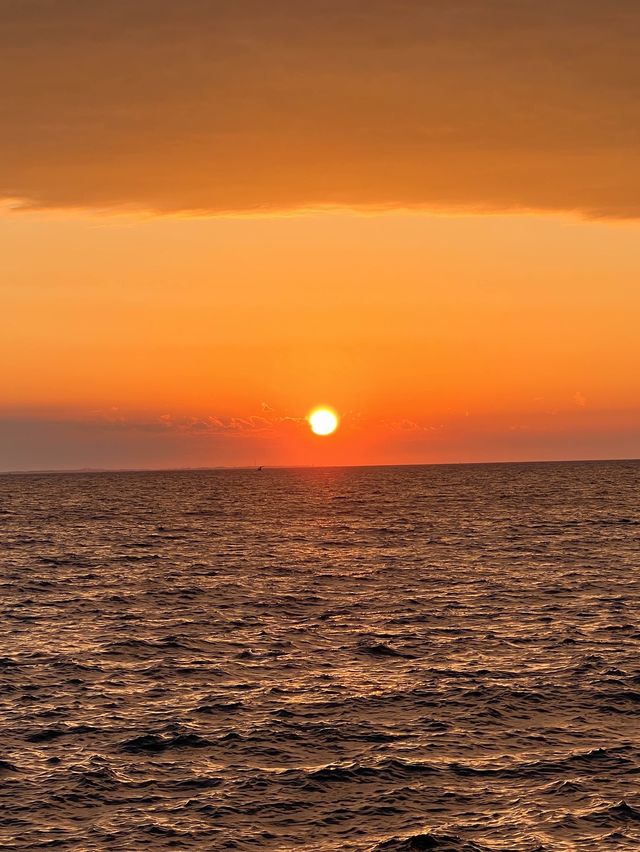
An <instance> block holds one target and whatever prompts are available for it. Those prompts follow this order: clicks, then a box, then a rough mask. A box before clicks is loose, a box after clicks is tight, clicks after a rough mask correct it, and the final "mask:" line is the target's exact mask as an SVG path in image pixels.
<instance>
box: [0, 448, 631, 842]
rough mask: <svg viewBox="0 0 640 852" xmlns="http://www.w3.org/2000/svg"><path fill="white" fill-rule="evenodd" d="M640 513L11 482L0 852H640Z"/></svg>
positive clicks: (72, 481) (565, 502) (617, 506)
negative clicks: (266, 851)
mask: <svg viewBox="0 0 640 852" xmlns="http://www.w3.org/2000/svg"><path fill="white" fill-rule="evenodd" d="M639 486H640V463H639V462H606V463H604V462H598V463H572V464H529V465H526V464H523V465H513V464H512V465H467V466H432V467H396V468H392V467H387V468H350V469H344V468H343V469H337V468H334V469H330V468H324V469H320V468H318V469H297V470H293V469H291V470H264V471H262V472H258V471H240V470H236V471H195V472H173V473H165V472H152V473H114V474H110V473H87V474H43V475H40V474H31V475H6V476H2V477H0V545H1V547H0V611H1V630H0V723H1V728H2V731H1V737H0V848H1V849H22V848H23V849H30V850H36V849H41V848H42V849H48V848H55V849H62V850H64V849H78V850H93V849H101V850H102V849H104V850H137V849H153V850H163V849H206V850H217V849H241V850H242V849H246V850H255V849H270V850H294V849H295V850H298V849H308V850H376V852H383V850H387V851H388V852H391V851H392V850H396V852H397V850H425V849H426V850H432V849H433V850H452V851H453V850H455V852H458V850H468V851H469V852H472V850H476V852H477V850H509V852H533V850H553V852H561V850H580V852H590V850H594V852H596V851H597V852H602V850H639V849H640V570H639V569H640V489H639Z"/></svg>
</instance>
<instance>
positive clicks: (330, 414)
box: [307, 407, 338, 435]
mask: <svg viewBox="0 0 640 852" xmlns="http://www.w3.org/2000/svg"><path fill="white" fill-rule="evenodd" d="M307 419H308V421H309V425H310V426H311V431H312V432H313V433H314V434H315V435H331V433H332V432H335V431H336V429H337V428H338V415H337V414H336V413H335V411H332V410H331V409H330V408H324V407H323V408H314V410H313V411H312V412H311V414H310V415H309V417H308V418H307Z"/></svg>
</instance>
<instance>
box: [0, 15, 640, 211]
mask: <svg viewBox="0 0 640 852" xmlns="http://www.w3.org/2000/svg"><path fill="white" fill-rule="evenodd" d="M0 13H1V18H2V26H1V27H0V79H1V80H2V81H3V84H2V86H3V92H2V95H1V97H0V110H1V112H2V116H3V121H2V126H3V131H2V134H1V135H0V195H2V196H4V197H5V198H14V199H18V200H20V202H21V203H23V204H25V205H27V206H35V207H82V208H104V207H122V206H125V207H129V206H134V207H140V208H146V209H151V210H157V211H162V212H172V211H203V212H208V213H214V214H218V213H226V212H252V211H281V210H291V209H297V208H301V207H318V206H323V205H346V206H353V207H357V208H395V207H411V208H416V207H417V208H420V207H425V208H442V207H444V208H449V209H450V208H454V209H455V208H464V209H479V210H508V209H542V210H558V211H567V210H570V211H578V212H581V213H584V214H586V215H592V216H598V215H601V216H612V217H628V216H631V217H633V216H637V215H638V213H639V212H640V202H639V201H638V199H639V198H640V158H639V157H638V153H639V151H638V147H639V142H638V140H639V139H640V63H638V62H637V44H638V39H639V36H640V4H638V3H637V2H636V0H606V2H605V0H598V2H595V0H557V2H555V3H553V4H552V3H541V2H540V1H539V0H519V2H517V3H514V2H512V0H451V2H449V0H448V2H442V0H305V2H304V3H301V2H300V0H269V2H264V0H209V1H208V2H206V1H205V0H180V2H177V0H172V2H168V0H136V2H130V0H100V2H91V3H88V2H86V0H0Z"/></svg>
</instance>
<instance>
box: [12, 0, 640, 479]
mask: <svg viewBox="0 0 640 852" xmlns="http://www.w3.org/2000/svg"><path fill="white" fill-rule="evenodd" d="M320 6H322V10H323V14H322V15H320V14H319V7H320ZM515 6H517V9H518V11H517V12H516V11H515V9H514V7H515ZM176 8H177V7H175V4H169V3H164V2H158V3H155V4H153V9H152V7H151V5H149V4H147V3H146V0H141V2H140V3H139V4H134V5H133V6H132V4H126V3H124V2H120V0H110V2H107V3H105V4H100V5H99V6H98V5H95V4H84V3H78V2H75V0H58V2H57V3H56V4H52V3H50V2H48V0H29V2H25V3H24V4H16V5H15V6H14V7H13V8H12V10H11V13H10V14H9V15H8V27H7V29H6V35H5V38H6V43H5V44H0V47H2V48H3V49H2V50H0V56H1V57H2V59H0V64H1V63H2V62H6V63H9V64H10V65H11V66H12V74H13V79H14V80H15V85H14V86H13V87H12V88H11V90H10V91H9V92H8V94H7V97H6V104H5V105H6V107H7V110H8V114H9V118H10V121H9V124H8V128H9V129H8V132H7V133H6V134H4V136H3V139H2V140H0V163H1V164H2V165H0V196H4V198H5V199H6V203H5V205H4V208H3V212H2V214H1V215H0V257H1V259H2V260H1V264H2V276H1V280H0V299H1V305H2V310H1V311H0V364H2V369H1V371H0V469H32V468H58V467H60V468H64V467H102V466H105V467H137V466H140V467H164V466H184V465H218V464H222V465H225V464H254V463H263V464H324V463H327V464H331V463H340V464H349V463H394V462H398V463H400V462H432V461H472V460H502V459H505V460H506V459H540V458H588V457H629V456H638V455H640V402H639V399H640V346H639V344H638V333H637V325H638V318H639V317H640V288H639V287H638V281H639V280H640V241H639V239H638V237H639V232H638V229H639V227H640V226H639V225H638V224H637V222H636V219H635V218H634V217H635V216H636V214H637V199H638V197H640V193H639V190H640V186H639V184H640V170H639V169H638V162H640V160H639V158H638V156H637V154H638V152H637V138H638V136H637V130H638V123H639V121H638V116H639V109H638V98H637V94H638V88H640V76H639V72H638V68H637V63H635V60H634V61H633V62H632V44H633V43H635V42H633V41H632V40H631V38H630V33H631V32H634V31H639V32H640V26H639V25H640V15H639V14H638V7H637V6H635V5H634V4H632V3H628V2H622V1H621V2H617V3H613V4H610V5H608V6H607V7H606V9H608V10H609V11H608V12H607V11H606V10H605V6H604V5H603V4H601V3H595V2H585V3H579V4H578V3H577V2H568V0H567V1H566V2H561V3H559V4H557V8H556V7H555V6H554V11H550V10H548V9H547V10H546V11H545V12H543V13H541V12H540V7H539V4H533V3H532V2H531V3H530V2H528V0H525V2H523V3H522V4H509V3H507V2H506V0H505V2H500V0H486V2H480V3H473V4H472V3H471V2H470V0H466V2H461V3H459V4H449V5H447V6H446V8H445V7H443V5H442V4H439V3H431V2H423V3H418V2H403V3H397V2H396V3H391V2H390V0H389V2H383V0H370V2H369V3H363V2H357V1H356V0H344V2H342V3H337V2H333V0H328V2H324V1H323V2H322V3H320V2H318V3H315V4H314V3H310V4H309V6H306V5H305V7H304V8H305V9H306V11H301V7H300V6H299V4H297V5H296V4H293V3H291V2H285V1H284V0H275V2H274V3H273V4H260V3H256V2H251V0H237V2H235V3H230V2H212V3H211V4H203V3H199V2H195V0H189V2H186V3H185V4H183V5H181V10H182V11H181V13H180V15H179V16H178V15H177V13H176ZM479 9H482V14H480V13H479V11H478V10H479ZM153 10H155V12H153ZM456 10H457V11H456ZM578 12H579V13H580V14H578ZM463 13H464V14H463ZM634 27H635V30H634ZM0 71H2V69H1V68H0ZM45 79H46V85H43V81H44V80H45ZM16 207H18V208H20V209H18V210H16V209H15V208H16ZM25 208H26V209H25ZM309 208H313V209H315V211H316V212H312V211H311V210H310V209H309ZM318 403H327V404H330V405H332V406H334V407H335V408H336V409H337V411H338V412H339V413H340V414H341V416H342V424H341V428H340V430H339V431H338V432H337V433H336V434H335V435H334V436H332V437H330V438H318V437H315V436H311V435H310V434H309V430H308V426H307V424H306V422H305V420H304V417H305V415H306V414H307V413H308V411H309V410H310V409H311V408H312V407H314V406H315V405H317V404H318Z"/></svg>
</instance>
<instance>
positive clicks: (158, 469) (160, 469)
mask: <svg viewBox="0 0 640 852" xmlns="http://www.w3.org/2000/svg"><path fill="white" fill-rule="evenodd" d="M611 462H640V458H636V457H633V458H628V457H623V456H621V457H617V458H610V457H608V458H587V459H519V460H514V459H511V460H509V461H495V460H494V461H466V462H401V463H399V464H390V463H389V464H387V463H383V464H288V465H287V464H273V465H270V464H263V465H248V464H243V465H199V466H194V467H75V468H64V467H61V468H27V469H25V470H15V469H14V470H0V476H32V475H38V474H40V475H42V474H79V473H196V472H202V473H205V472H207V471H225V470H251V471H255V472H256V473H257V472H258V471H265V470H335V469H345V470H348V469H358V468H378V467H477V466H478V465H524V464H526V465H531V464H598V463H611Z"/></svg>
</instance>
